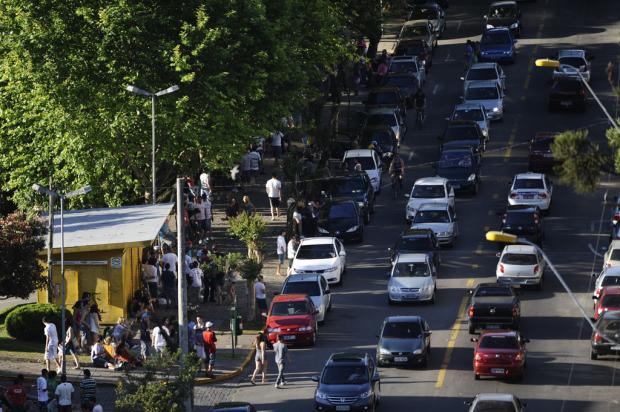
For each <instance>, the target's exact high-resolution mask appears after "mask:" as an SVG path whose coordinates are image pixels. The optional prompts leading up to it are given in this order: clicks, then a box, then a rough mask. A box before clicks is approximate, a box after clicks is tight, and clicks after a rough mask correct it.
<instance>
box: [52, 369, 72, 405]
mask: <svg viewBox="0 0 620 412" xmlns="http://www.w3.org/2000/svg"><path fill="white" fill-rule="evenodd" d="M73 392H75V389H74V388H73V385H71V384H70V383H69V382H67V375H65V374H64V373H63V374H62V375H60V384H59V385H58V386H57V387H56V391H55V395H56V398H57V399H58V412H71V405H72V404H73V401H72V397H73Z"/></svg>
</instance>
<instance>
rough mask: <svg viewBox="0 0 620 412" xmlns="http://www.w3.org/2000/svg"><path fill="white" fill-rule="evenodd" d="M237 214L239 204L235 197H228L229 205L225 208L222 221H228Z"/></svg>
mask: <svg viewBox="0 0 620 412" xmlns="http://www.w3.org/2000/svg"><path fill="white" fill-rule="evenodd" d="M238 214H239V202H237V198H236V197H235V196H231V197H230V203H229V204H228V206H226V217H225V218H224V220H228V219H230V218H233V217H237V215H238Z"/></svg>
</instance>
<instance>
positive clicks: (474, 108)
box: [446, 103, 491, 141]
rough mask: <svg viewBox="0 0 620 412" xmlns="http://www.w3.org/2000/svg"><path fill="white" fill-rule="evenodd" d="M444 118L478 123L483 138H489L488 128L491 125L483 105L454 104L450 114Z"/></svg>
mask: <svg viewBox="0 0 620 412" xmlns="http://www.w3.org/2000/svg"><path fill="white" fill-rule="evenodd" d="M446 120H449V121H451V120H465V121H473V122H476V123H478V126H480V130H482V134H483V136H484V138H485V140H487V141H488V140H489V129H490V127H491V121H490V120H489V117H488V116H487V112H486V110H485V109H484V106H482V105H481V104H478V103H461V104H457V105H456V106H454V110H453V111H452V115H451V116H450V117H448V118H447V119H446Z"/></svg>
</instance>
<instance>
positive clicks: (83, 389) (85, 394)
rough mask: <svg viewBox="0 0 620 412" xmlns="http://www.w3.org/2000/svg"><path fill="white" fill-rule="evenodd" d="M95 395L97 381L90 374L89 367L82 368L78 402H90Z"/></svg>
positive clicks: (93, 399)
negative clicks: (82, 377) (82, 376)
mask: <svg viewBox="0 0 620 412" xmlns="http://www.w3.org/2000/svg"><path fill="white" fill-rule="evenodd" d="M96 395H97V382H96V381H95V380H94V379H93V378H92V376H91V375H90V370H89V369H84V379H82V381H81V382H80V403H81V404H84V403H88V404H92V403H93V402H94V401H95V399H96V397H97V396H96Z"/></svg>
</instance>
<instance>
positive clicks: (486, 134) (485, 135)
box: [482, 129, 489, 137]
mask: <svg viewBox="0 0 620 412" xmlns="http://www.w3.org/2000/svg"><path fill="white" fill-rule="evenodd" d="M482 135H483V136H484V137H489V131H488V130H487V129H484V130H483V131H482Z"/></svg>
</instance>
